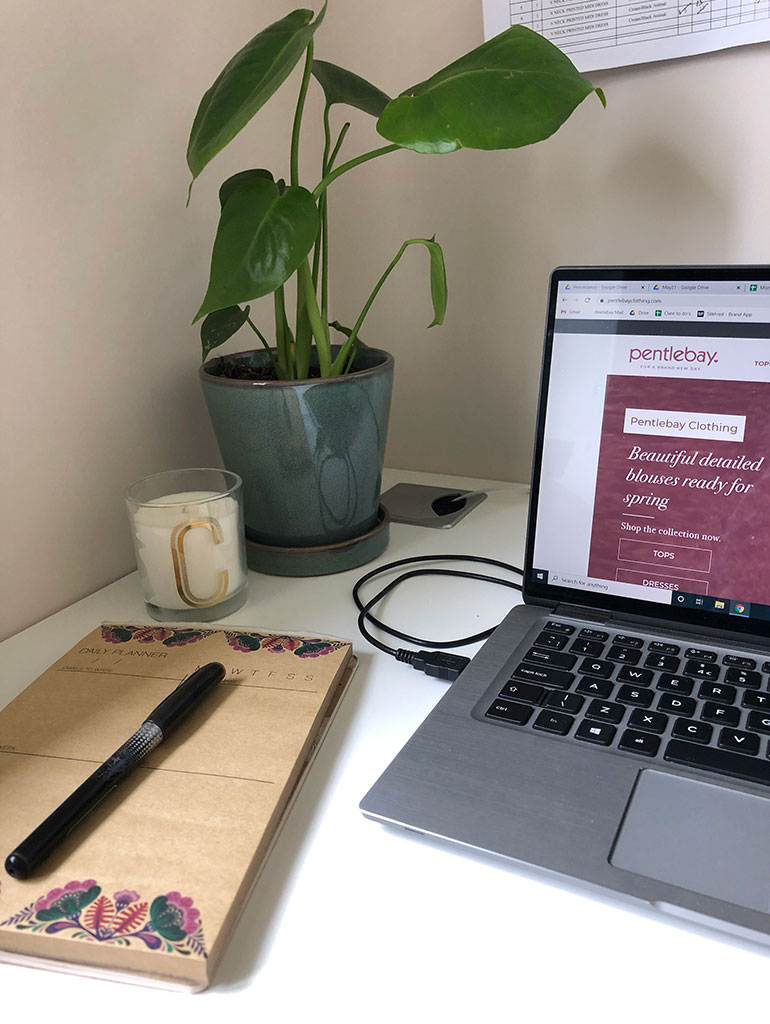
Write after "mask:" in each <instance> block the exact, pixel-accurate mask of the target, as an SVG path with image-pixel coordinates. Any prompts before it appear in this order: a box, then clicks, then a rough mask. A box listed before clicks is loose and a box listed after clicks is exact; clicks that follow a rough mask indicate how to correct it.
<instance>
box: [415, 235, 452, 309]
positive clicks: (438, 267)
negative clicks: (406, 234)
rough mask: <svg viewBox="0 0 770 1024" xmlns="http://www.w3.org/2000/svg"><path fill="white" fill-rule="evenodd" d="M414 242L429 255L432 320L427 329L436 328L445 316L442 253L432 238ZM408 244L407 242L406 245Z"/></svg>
mask: <svg viewBox="0 0 770 1024" xmlns="http://www.w3.org/2000/svg"><path fill="white" fill-rule="evenodd" d="M414 241H416V242H422V244H423V245H424V246H425V248H426V249H427V250H428V252H429V253H430V297H431V300H432V301H433V320H432V321H431V323H429V324H428V327H437V326H438V325H439V324H443V322H444V316H445V315H446V303H447V285H446V267H445V266H444V253H443V252H442V250H441V246H440V245H439V244H438V242H437V241H436V240H435V239H433V238H430V239H427V238H416V239H415V240H414ZM410 244H411V243H410V242H407V245H410Z"/></svg>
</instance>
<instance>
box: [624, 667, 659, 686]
mask: <svg viewBox="0 0 770 1024" xmlns="http://www.w3.org/2000/svg"><path fill="white" fill-rule="evenodd" d="M654 678H655V673H654V672H651V671H650V670H649V669H648V668H631V666H630V665H624V666H623V667H622V668H621V669H620V671H619V672H618V682H619V683H633V684H634V685H635V686H649V685H650V683H651V682H652V681H653V679H654Z"/></svg>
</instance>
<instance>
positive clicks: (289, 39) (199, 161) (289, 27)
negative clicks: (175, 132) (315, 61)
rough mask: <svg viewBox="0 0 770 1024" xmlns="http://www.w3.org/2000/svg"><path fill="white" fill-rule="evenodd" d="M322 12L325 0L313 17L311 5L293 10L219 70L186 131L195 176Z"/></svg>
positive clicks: (301, 47)
mask: <svg viewBox="0 0 770 1024" xmlns="http://www.w3.org/2000/svg"><path fill="white" fill-rule="evenodd" d="M325 13H326V4H325V3H324V6H323V8H322V9H321V13H320V14H319V15H318V17H317V18H316V20H315V21H313V20H312V18H313V12H312V11H308V10H297V11H292V12H291V14H287V15H286V17H285V18H281V19H280V21H276V22H274V23H273V24H272V25H270V26H268V28H266V29H264V30H263V31H262V32H260V33H259V34H258V35H256V36H254V38H253V39H252V40H251V42H249V43H247V44H246V45H245V46H244V47H243V49H242V50H239V51H238V53H236V55H235V56H234V57H233V58H232V60H230V61H229V63H228V64H227V65H226V66H225V67H224V69H223V70H222V71H221V72H220V74H219V76H218V77H217V79H216V81H215V82H214V84H213V85H212V86H211V88H210V89H209V90H208V91H207V92H206V93H205V94H204V96H203V99H202V100H201V102H200V106H199V107H198V112H197V114H196V115H195V120H194V122H193V126H192V130H191V132H190V141H189V143H188V145H187V165H188V167H189V168H190V170H191V171H192V176H193V180H195V178H197V177H198V175H199V174H200V172H201V171H202V170H203V168H204V167H205V166H206V164H207V163H208V162H209V161H210V160H212V159H213V158H214V157H215V156H216V155H217V153H219V151H220V150H221V149H224V147H225V146H226V145H227V144H228V142H230V141H231V140H232V139H234V138H235V136H236V135H237V134H238V132H239V131H240V130H241V129H242V128H243V127H244V126H245V125H247V124H248V123H249V121H250V120H251V118H252V117H253V116H254V114H256V112H257V111H258V110H259V109H260V107H262V106H264V104H265V103H266V102H267V101H268V100H269V99H270V97H271V96H272V95H273V93H274V92H275V91H276V90H277V89H278V88H279V87H280V86H281V85H282V84H283V82H285V80H286V79H287V78H288V76H289V75H290V73H291V72H292V70H293V69H294V67H295V65H296V64H297V62H298V61H299V59H300V57H301V56H302V54H303V53H304V52H305V49H306V48H307V45H308V43H309V42H310V40H311V39H312V38H313V33H314V32H315V30H316V29H317V28H318V26H319V25H320V24H321V21H322V20H323V16H324V14H325Z"/></svg>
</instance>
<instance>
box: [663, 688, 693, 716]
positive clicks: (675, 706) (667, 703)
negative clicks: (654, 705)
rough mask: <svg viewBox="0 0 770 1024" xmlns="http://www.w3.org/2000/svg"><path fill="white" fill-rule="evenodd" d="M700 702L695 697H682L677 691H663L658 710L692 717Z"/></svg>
mask: <svg viewBox="0 0 770 1024" xmlns="http://www.w3.org/2000/svg"><path fill="white" fill-rule="evenodd" d="M697 706H698V704H697V701H696V700H695V698H694V697H680V696H679V695H678V694H676V693H662V694H661V695H660V699H659V700H658V710H659V711H668V712H669V713H670V714H672V715H686V716H687V717H688V718H692V716H693V715H694V714H695V709H696V708H697Z"/></svg>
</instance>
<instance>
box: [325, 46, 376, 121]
mask: <svg viewBox="0 0 770 1024" xmlns="http://www.w3.org/2000/svg"><path fill="white" fill-rule="evenodd" d="M313 75H314V76H315V78H316V79H317V81H318V83H319V84H320V86H321V88H322V89H323V91H324V95H325V96H326V105H327V106H328V107H330V106H332V104H334V103H347V105H348V106H350V107H356V109H357V110H363V111H364V113H365V114H371V115H372V117H379V116H380V114H381V113H382V112H383V110H384V109H385V107H386V106H387V105H388V103H390V96H386V95H385V93H384V92H382V90H381V89H378V88H377V87H376V86H375V85H372V84H371V83H370V82H367V81H366V79H365V78H361V77H360V76H359V75H356V74H354V73H353V72H352V71H346V70H345V68H341V67H338V66H337V65H336V64H330V63H329V62H328V61H325V60H314V61H313Z"/></svg>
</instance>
